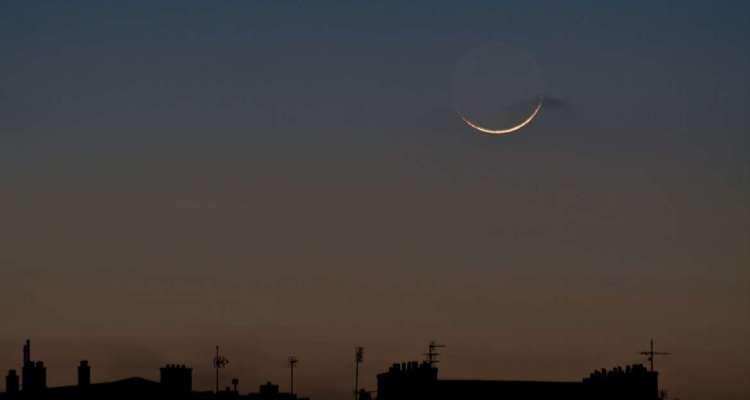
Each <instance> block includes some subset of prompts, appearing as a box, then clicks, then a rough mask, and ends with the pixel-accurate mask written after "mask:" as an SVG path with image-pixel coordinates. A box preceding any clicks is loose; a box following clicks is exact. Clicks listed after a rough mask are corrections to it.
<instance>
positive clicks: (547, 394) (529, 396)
mask: <svg viewBox="0 0 750 400" xmlns="http://www.w3.org/2000/svg"><path fill="white" fill-rule="evenodd" d="M377 379H378V400H413V399H432V400H461V399H503V400H515V399H519V400H521V399H522V400H550V399H556V400H601V399H607V400H657V399H658V392H659V388H658V373H656V372H651V371H648V370H647V369H646V367H644V366H643V365H640V364H638V365H633V366H629V367H627V368H625V369H623V368H619V367H618V368H615V369H612V370H609V371H607V370H601V371H596V372H594V373H592V374H591V375H590V376H589V377H588V378H584V379H582V380H581V381H570V382H556V381H515V380H443V379H438V369H437V368H436V367H435V366H434V365H433V364H431V363H428V362H422V363H418V362H416V361H412V362H406V363H401V364H393V365H392V366H391V367H390V369H389V370H388V371H387V372H384V373H381V374H378V376H377Z"/></svg>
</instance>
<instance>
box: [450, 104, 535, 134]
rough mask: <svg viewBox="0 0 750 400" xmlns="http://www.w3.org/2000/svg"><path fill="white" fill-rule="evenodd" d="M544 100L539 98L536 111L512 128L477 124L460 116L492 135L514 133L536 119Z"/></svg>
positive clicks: (473, 126) (467, 122)
mask: <svg viewBox="0 0 750 400" xmlns="http://www.w3.org/2000/svg"><path fill="white" fill-rule="evenodd" d="M543 101H544V99H543V98H539V103H538V104H537V105H536V108H534V111H533V112H532V113H531V115H529V116H528V118H526V119H525V120H523V121H521V123H520V124H518V125H516V126H513V127H510V128H506V129H490V128H485V127H483V126H480V125H477V124H476V123H474V122H471V121H469V120H468V119H466V118H465V117H464V116H463V115H461V116H460V117H461V119H462V120H464V122H466V124H467V125H469V126H470V127H472V128H474V129H476V130H478V131H479V132H482V133H488V134H491V135H504V134H506V133H513V132H515V131H517V130H519V129H521V128H523V127H524V126H526V125H528V124H530V123H531V121H533V120H534V118H535V117H536V115H537V114H539V111H540V110H541V109H542V103H543Z"/></svg>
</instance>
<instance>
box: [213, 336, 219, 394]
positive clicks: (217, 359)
mask: <svg viewBox="0 0 750 400" xmlns="http://www.w3.org/2000/svg"><path fill="white" fill-rule="evenodd" d="M214 368H216V394H219V346H216V358H215V359H214Z"/></svg>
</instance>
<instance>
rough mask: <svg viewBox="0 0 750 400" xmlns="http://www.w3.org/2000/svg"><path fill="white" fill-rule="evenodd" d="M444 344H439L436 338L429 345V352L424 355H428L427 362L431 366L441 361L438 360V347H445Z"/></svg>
mask: <svg viewBox="0 0 750 400" xmlns="http://www.w3.org/2000/svg"><path fill="white" fill-rule="evenodd" d="M444 347H445V345H444V344H437V342H435V341H434V340H432V341H430V344H429V345H428V346H427V353H425V354H424V355H425V356H427V364H429V365H430V366H433V365H435V364H437V363H439V362H440V361H439V360H438V356H440V353H438V349H441V348H444Z"/></svg>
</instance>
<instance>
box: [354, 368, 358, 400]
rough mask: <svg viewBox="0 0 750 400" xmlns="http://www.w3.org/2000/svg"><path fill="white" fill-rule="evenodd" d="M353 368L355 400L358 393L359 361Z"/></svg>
mask: <svg viewBox="0 0 750 400" xmlns="http://www.w3.org/2000/svg"><path fill="white" fill-rule="evenodd" d="M355 364H356V365H355V366H354V400H357V392H359V361H357V362H356V363H355Z"/></svg>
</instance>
